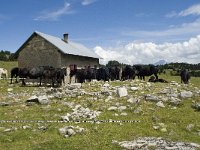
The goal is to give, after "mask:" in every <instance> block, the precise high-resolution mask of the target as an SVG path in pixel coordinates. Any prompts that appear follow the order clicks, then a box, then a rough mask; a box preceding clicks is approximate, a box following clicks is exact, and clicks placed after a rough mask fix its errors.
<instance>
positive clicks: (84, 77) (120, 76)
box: [0, 65, 190, 87]
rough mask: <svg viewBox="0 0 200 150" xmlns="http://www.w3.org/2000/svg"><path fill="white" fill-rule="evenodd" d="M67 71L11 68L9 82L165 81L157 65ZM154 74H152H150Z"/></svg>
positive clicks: (0, 73)
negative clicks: (29, 80)
mask: <svg viewBox="0 0 200 150" xmlns="http://www.w3.org/2000/svg"><path fill="white" fill-rule="evenodd" d="M69 68H70V69H69V72H68V73H67V69H66V68H54V67H51V66H40V67H33V68H18V67H15V68H12V69H11V71H10V73H11V75H10V76H11V80H10V83H11V84H12V83H13V79H14V78H15V82H18V81H17V78H19V79H20V80H21V81H22V86H25V85H26V82H25V81H26V80H27V79H37V80H38V81H39V85H40V86H41V84H42V83H47V82H48V83H49V82H50V83H51V85H52V86H53V87H54V86H55V85H56V86H61V85H62V84H63V83H65V76H66V75H67V74H68V75H69V82H70V83H71V81H72V78H73V77H75V82H80V83H83V82H85V81H91V80H98V81H100V80H103V81H110V80H111V81H114V80H122V81H124V80H131V79H135V77H136V76H137V77H138V79H141V80H145V76H151V77H150V79H149V82H167V81H166V80H164V79H158V72H159V69H158V67H156V66H154V65H133V66H131V65H125V66H123V67H119V66H112V67H106V66H102V67H100V68H96V67H94V68H91V67H90V66H87V67H85V68H84V69H78V68H77V66H76V65H73V66H70V67H69ZM152 75H154V76H152ZM1 76H5V77H6V78H7V77H8V72H7V70H6V69H4V68H0V78H1ZM180 76H181V82H183V83H185V84H188V80H189V79H190V75H189V72H188V71H187V70H183V71H182V72H181V74H180Z"/></svg>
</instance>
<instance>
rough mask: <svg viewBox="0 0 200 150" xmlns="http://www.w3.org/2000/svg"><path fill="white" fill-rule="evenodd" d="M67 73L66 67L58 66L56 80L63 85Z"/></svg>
mask: <svg viewBox="0 0 200 150" xmlns="http://www.w3.org/2000/svg"><path fill="white" fill-rule="evenodd" d="M66 75H67V69H66V68H57V69H56V80H57V83H58V85H62V83H64V84H65V76H66Z"/></svg>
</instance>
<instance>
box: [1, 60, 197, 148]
mask: <svg viewBox="0 0 200 150" xmlns="http://www.w3.org/2000/svg"><path fill="white" fill-rule="evenodd" d="M0 64H1V65H0V67H4V68H6V69H8V70H9V69H11V68H12V67H14V66H17V63H16V62H0ZM159 77H160V78H163V79H165V80H167V81H176V82H178V83H180V77H176V76H170V75H168V74H162V75H160V76H159ZM146 80H148V79H146ZM101 84H103V83H101ZM109 84H111V85H112V86H113V87H115V86H122V82H111V83H109ZM125 84H126V85H127V86H129V87H130V85H131V84H133V83H132V82H129V81H125V82H123V85H125ZM20 85H21V84H14V85H10V84H9V81H6V80H0V102H11V103H12V104H13V105H11V106H0V120H21V121H22V120H30V121H31V120H35V121H36V120H44V121H45V120H46V121H48V120H55V121H56V120H60V116H62V115H65V114H66V113H70V112H71V111H72V110H71V109H70V108H69V107H67V106H64V105H63V104H62V103H63V102H74V103H75V104H81V105H82V106H83V107H89V108H90V109H91V110H101V111H102V113H101V114H100V116H99V117H98V118H96V119H97V120H109V119H113V120H140V122H135V123H128V122H125V123H109V122H104V123H100V124H97V123H79V124H76V123H58V122H54V123H47V122H43V123H39V122H23V121H22V122H1V123H0V149H2V150H3V149H6V150H7V149H8V150H9V149H10V150H12V149H13V150H21V149H35V150H37V149H44V150H46V149H55V150H57V149H87V150H88V149H89V150H90V149H91V150H93V149H97V150H102V149H108V150H109V149H110V150H111V149H121V148H120V147H119V146H118V145H116V144H112V140H117V141H124V140H134V139H135V138H137V137H143V136H156V137H164V138H166V139H169V140H172V141H183V142H194V143H199V144H200V136H199V135H198V134H197V133H198V132H199V130H200V112H197V111H195V110H194V109H193V108H191V104H192V101H197V102H200V97H192V98H190V99H185V100H184V101H183V102H182V103H181V105H180V106H178V107H177V109H172V106H170V105H168V104H167V103H165V106H166V107H165V108H158V107H156V106H155V103H153V102H147V101H144V97H143V95H144V94H145V93H146V94H152V93H157V92H159V91H160V90H161V89H163V88H165V87H167V86H170V85H169V84H168V83H166V84H165V83H156V84H153V86H152V87H151V88H150V90H149V87H146V83H144V84H141V86H143V87H144V88H145V89H146V91H145V92H144V93H141V92H140V91H135V92H133V91H130V90H129V91H128V93H129V96H132V97H137V96H141V103H140V104H137V105H136V104H129V103H127V99H128V98H117V96H116V95H114V94H113V95H112V96H113V98H114V99H113V100H110V101H108V102H105V99H106V98H107V96H102V97H100V98H97V99H96V100H93V99H92V97H91V96H89V95H82V96H81V97H79V98H77V97H76V98H69V97H67V96H66V98H63V99H53V100H51V105H50V106H42V105H37V104H34V105H33V106H26V104H25V100H26V99H27V98H28V97H29V95H26V94H24V93H25V91H26V92H27V93H30V95H31V93H33V91H36V90H38V89H39V88H38V87H30V86H27V87H21V86H20ZM83 86H84V89H85V90H86V91H92V92H98V91H99V90H100V88H101V86H100V85H97V84H90V83H84V84H83ZM188 86H189V88H191V89H194V88H195V87H198V89H200V78H194V77H192V78H191V84H190V85H188ZM188 86H182V87H181V88H180V89H183V90H184V89H186V90H187V89H188ZM8 88H13V91H12V92H11V93H14V94H15V98H12V97H9V93H8V91H7V89H8ZM180 89H179V90H180ZM40 90H42V88H41V89H40ZM16 99H17V101H16ZM117 102H118V103H120V104H121V105H125V106H127V109H126V110H125V111H123V112H126V113H127V114H128V115H127V116H120V115H119V116H114V114H115V113H118V114H120V113H121V112H118V111H108V110H107V109H108V107H110V106H113V105H115V104H116V103H117ZM137 107H141V108H142V112H141V113H139V114H135V113H134V112H133V110H134V108H137ZM153 116H154V117H156V118H158V119H157V120H153V119H152V117H153ZM159 123H164V124H165V125H166V128H167V132H161V131H160V130H155V129H153V125H157V124H159ZM189 124H193V125H194V127H193V128H192V129H191V131H188V130H187V129H186V127H187V126H188V125H189ZM27 125H28V126H30V127H31V129H23V126H27ZM69 125H73V126H80V127H83V128H85V131H84V132H83V133H81V134H77V135H75V136H72V137H70V138H64V137H63V136H62V135H60V134H59V132H58V129H59V128H61V127H64V126H69ZM41 126H45V127H46V130H40V129H39V128H38V127H41ZM5 129H13V130H12V131H10V132H4V130H5Z"/></svg>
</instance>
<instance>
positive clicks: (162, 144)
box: [112, 137, 200, 150]
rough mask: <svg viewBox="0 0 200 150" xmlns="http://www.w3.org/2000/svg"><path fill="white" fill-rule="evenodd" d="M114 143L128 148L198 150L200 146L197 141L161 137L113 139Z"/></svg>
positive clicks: (131, 149) (135, 149) (142, 149)
mask: <svg viewBox="0 0 200 150" xmlns="http://www.w3.org/2000/svg"><path fill="white" fill-rule="evenodd" d="M112 143H113V144H118V145H120V146H121V147H122V148H125V149H128V150H148V149H156V150H197V149H199V148H200V145H199V144H196V143H184V142H173V141H169V140H166V139H163V138H161V137H139V138H137V139H136V140H133V141H122V142H118V141H113V142H112Z"/></svg>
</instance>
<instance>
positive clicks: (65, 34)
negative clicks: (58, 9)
mask: <svg viewBox="0 0 200 150" xmlns="http://www.w3.org/2000/svg"><path fill="white" fill-rule="evenodd" d="M68 35H69V34H68V33H64V34H63V40H64V41H65V42H66V43H68Z"/></svg>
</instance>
